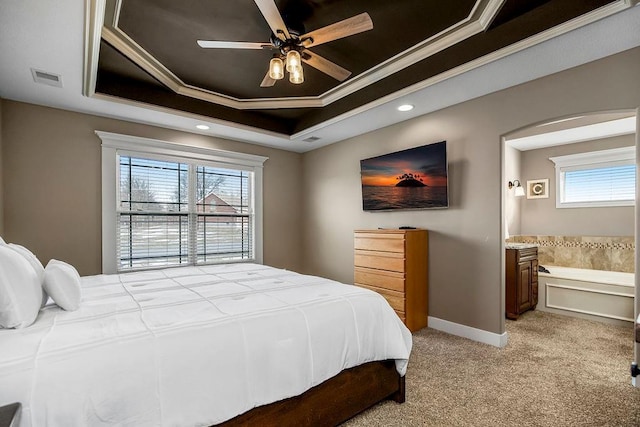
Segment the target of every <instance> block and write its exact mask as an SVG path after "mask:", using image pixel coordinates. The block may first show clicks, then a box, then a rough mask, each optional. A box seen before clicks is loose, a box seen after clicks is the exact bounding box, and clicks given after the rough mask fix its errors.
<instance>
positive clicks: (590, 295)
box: [537, 265, 635, 325]
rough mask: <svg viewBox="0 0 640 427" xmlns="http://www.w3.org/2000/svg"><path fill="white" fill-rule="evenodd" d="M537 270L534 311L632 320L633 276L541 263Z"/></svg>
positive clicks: (621, 320) (609, 320) (625, 322)
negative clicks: (536, 301) (540, 267)
mask: <svg viewBox="0 0 640 427" xmlns="http://www.w3.org/2000/svg"><path fill="white" fill-rule="evenodd" d="M545 268H547V270H549V273H542V272H540V273H538V288H539V289H538V307H537V309H538V310H542V311H549V312H552V313H556V314H564V315H568V316H574V317H581V318H586V319H590V320H597V321H601V322H607V323H615V324H627V325H628V322H633V321H634V320H635V319H634V315H633V308H634V296H635V275H634V274H633V273H622V272H618V271H601V270H587V269H582V268H570V267H556V266H553V265H545Z"/></svg>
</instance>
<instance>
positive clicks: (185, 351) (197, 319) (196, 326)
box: [0, 264, 411, 426]
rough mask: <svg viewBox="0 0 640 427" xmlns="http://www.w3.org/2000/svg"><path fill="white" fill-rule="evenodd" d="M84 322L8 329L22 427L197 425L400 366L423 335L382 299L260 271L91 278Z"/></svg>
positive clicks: (64, 318)
mask: <svg viewBox="0 0 640 427" xmlns="http://www.w3.org/2000/svg"><path fill="white" fill-rule="evenodd" d="M82 286H83V289H82V292H83V300H82V304H81V307H80V309H79V310H78V311H75V312H65V311H62V310H61V309H59V308H58V307H57V306H55V305H49V306H47V307H46V308H45V309H43V310H42V311H41V313H40V315H39V316H38V320H37V321H36V323H35V324H34V325H32V326H30V327H29V328H26V329H19V330H1V329H0V406H2V405H4V404H9V403H12V402H21V403H22V405H23V410H22V414H21V419H20V421H21V422H20V425H21V426H103V425H127V426H160V425H162V426H165V425H166V426H192V425H211V424H215V423H219V422H222V421H225V420H227V419H230V418H232V417H234V416H236V415H238V414H241V413H243V412H245V411H247V410H249V409H251V408H253V407H255V406H258V405H263V404H266V403H270V402H274V401H277V400H281V399H285V398H287V397H291V396H295V395H298V394H301V393H302V392H304V391H305V390H307V389H309V388H311V387H313V386H315V385H317V384H319V383H321V382H323V381H325V380H327V379H328V378H331V377H332V376H334V375H336V374H337V373H339V372H340V371H341V370H343V369H345V368H349V367H353V366H356V365H359V364H362V363H365V362H369V361H373V360H384V359H395V360H396V367H397V370H398V372H399V373H400V374H401V375H404V373H405V371H406V366H407V360H408V358H409V353H410V351H411V334H410V333H409V331H408V330H407V329H406V327H405V326H404V325H403V324H402V322H401V321H400V320H399V319H398V317H397V316H396V314H395V313H394V311H393V310H392V309H391V308H390V307H389V305H388V304H387V302H386V301H385V300H384V299H383V298H382V297H380V296H379V295H378V294H376V293H374V292H371V291H368V290H366V289H361V288H358V287H355V286H348V285H344V284H340V283H337V282H334V281H331V280H327V279H322V278H319V277H314V276H305V275H301V274H297V273H293V272H290V271H286V270H279V269H275V268H271V267H266V266H262V265H257V264H226V265H218V266H207V267H181V268H173V269H165V270H158V271H153V272H139V273H129V274H121V275H99V276H90V277H84V278H83V279H82Z"/></svg>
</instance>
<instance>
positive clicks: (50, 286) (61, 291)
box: [44, 259, 82, 311]
mask: <svg viewBox="0 0 640 427" xmlns="http://www.w3.org/2000/svg"><path fill="white" fill-rule="evenodd" d="M44 290H45V291H46V292H47V294H49V296H50V297H51V298H52V299H53V301H54V302H55V303H56V304H58V305H59V306H60V307H61V308H62V309H64V310H67V311H74V310H77V309H78V307H80V300H81V299H82V295H81V294H80V274H78V270H76V269H75V267H74V266H72V265H71V264H67V263H66V262H64V261H58V260H56V259H52V260H51V261H49V263H48V264H47V266H46V267H45V269H44Z"/></svg>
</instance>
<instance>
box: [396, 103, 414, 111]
mask: <svg viewBox="0 0 640 427" xmlns="http://www.w3.org/2000/svg"><path fill="white" fill-rule="evenodd" d="M411 110H413V105H411V104H402V105H401V106H399V107H398V111H411Z"/></svg>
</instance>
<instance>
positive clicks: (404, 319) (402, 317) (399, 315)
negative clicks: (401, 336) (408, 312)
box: [395, 310, 407, 323]
mask: <svg viewBox="0 0 640 427" xmlns="http://www.w3.org/2000/svg"><path fill="white" fill-rule="evenodd" d="M395 312H396V314H397V315H398V317H399V318H400V320H402V323H405V322H406V321H407V317H406V316H405V314H404V311H398V310H395Z"/></svg>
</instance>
